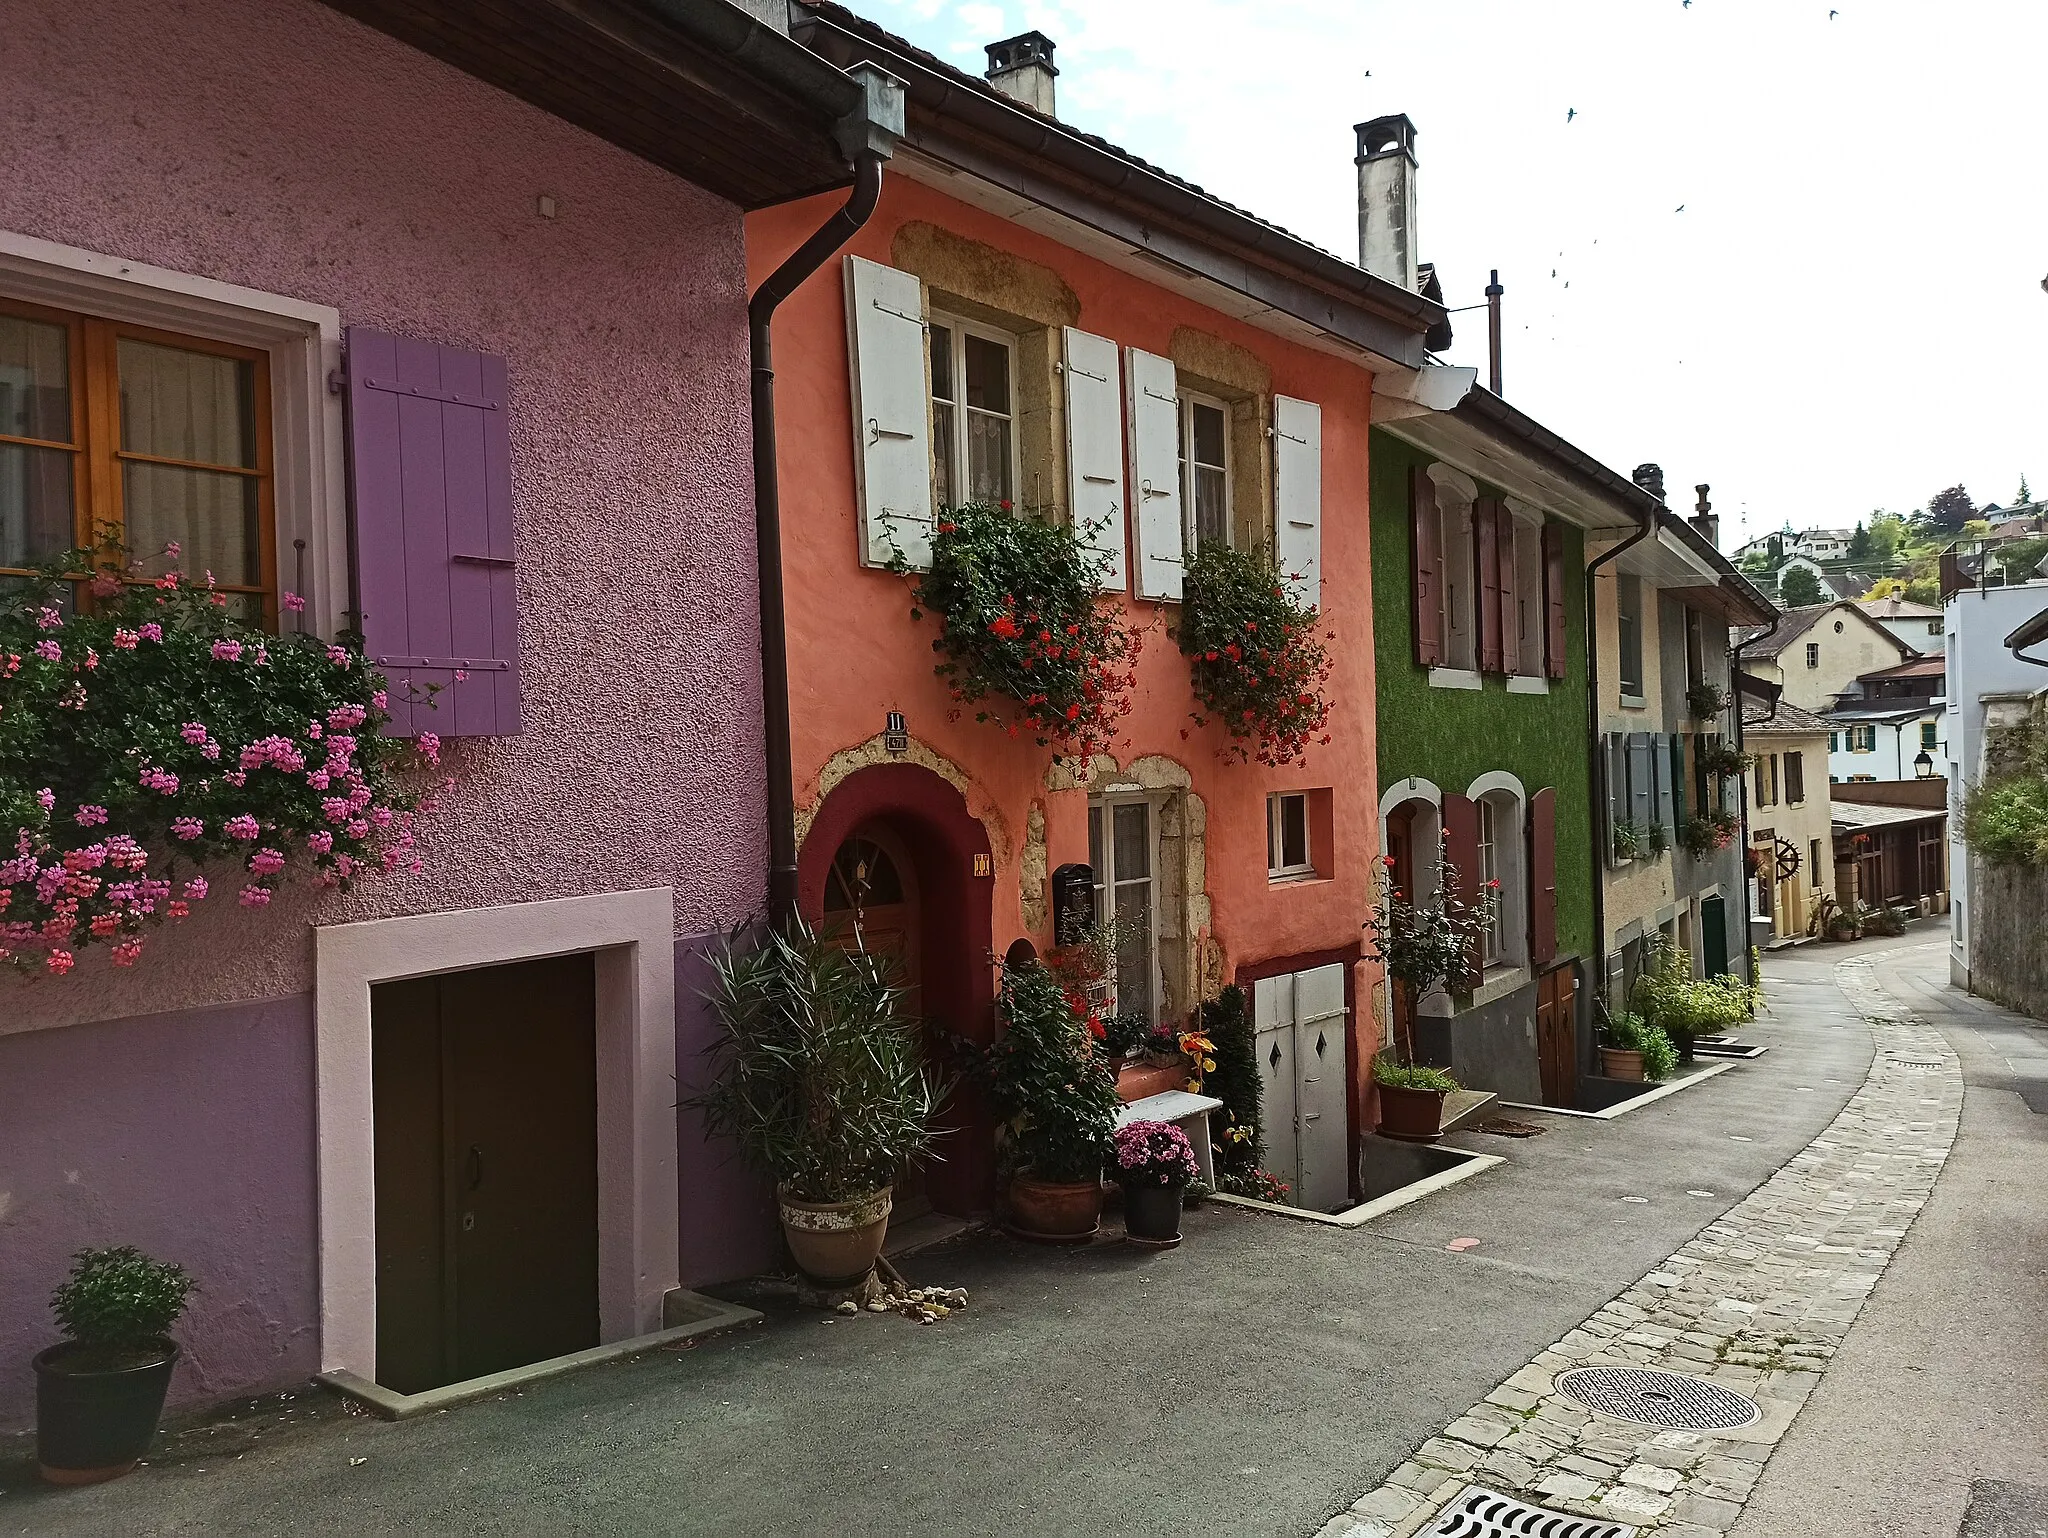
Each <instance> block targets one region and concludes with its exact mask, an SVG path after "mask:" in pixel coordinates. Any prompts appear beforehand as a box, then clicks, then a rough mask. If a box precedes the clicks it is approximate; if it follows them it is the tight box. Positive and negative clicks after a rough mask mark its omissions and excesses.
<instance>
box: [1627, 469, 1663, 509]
mask: <svg viewBox="0 0 2048 1538" xmlns="http://www.w3.org/2000/svg"><path fill="white" fill-rule="evenodd" d="M1629 479H1630V480H1632V481H1634V482H1635V483H1636V484H1637V485H1638V486H1640V487H1642V488H1643V490H1645V491H1647V492H1648V493H1649V494H1650V495H1651V496H1653V497H1655V498H1656V499H1657V500H1658V501H1659V502H1662V501H1663V500H1664V467H1663V466H1662V465H1655V464H1643V465H1637V466H1636V473H1635V474H1634V475H1632V476H1630V477H1629Z"/></svg>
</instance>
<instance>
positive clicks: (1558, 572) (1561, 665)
mask: <svg viewBox="0 0 2048 1538" xmlns="http://www.w3.org/2000/svg"><path fill="white" fill-rule="evenodd" d="M1543 609H1544V625H1543V638H1544V648H1543V656H1544V672H1545V673H1546V674H1547V675H1548V676H1549V677H1551V678H1562V677H1564V675H1565V660H1566V659H1565V654H1564V649H1565V626H1564V525H1563V524H1558V523H1546V524H1544V525H1543Z"/></svg>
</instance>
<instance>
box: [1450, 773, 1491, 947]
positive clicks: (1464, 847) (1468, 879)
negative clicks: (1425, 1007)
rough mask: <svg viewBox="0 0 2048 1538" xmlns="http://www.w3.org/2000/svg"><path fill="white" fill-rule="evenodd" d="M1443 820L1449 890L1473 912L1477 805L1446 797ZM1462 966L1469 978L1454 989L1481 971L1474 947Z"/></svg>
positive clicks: (1476, 897) (1476, 895)
mask: <svg viewBox="0 0 2048 1538" xmlns="http://www.w3.org/2000/svg"><path fill="white" fill-rule="evenodd" d="M1443 819H1444V858H1445V859H1446V860H1448V861H1450V863H1451V866H1452V867H1453V869H1452V873H1451V891H1452V892H1453V893H1455V894H1456V895H1457V898H1458V900H1459V901H1460V902H1462V903H1463V904H1464V905H1465V906H1466V908H1467V909H1469V910H1472V911H1475V912H1476V911H1477V910H1478V907H1479V803H1478V802H1476V801H1474V800H1473V799H1472V798H1471V797H1469V796H1457V795H1446V796H1445V797H1444V809H1443ZM1466 966H1467V969H1468V971H1469V972H1470V974H1471V975H1470V977H1468V978H1466V979H1465V980H1464V981H1463V983H1462V985H1459V984H1454V986H1463V987H1467V988H1470V987H1473V986H1476V984H1477V981H1478V978H1479V975H1480V973H1481V972H1483V971H1484V970H1485V967H1484V963H1483V962H1482V960H1481V958H1480V955H1479V949H1478V947H1477V946H1476V945H1475V946H1474V947H1473V949H1472V952H1471V955H1470V957H1469V959H1468V960H1467V963H1466Z"/></svg>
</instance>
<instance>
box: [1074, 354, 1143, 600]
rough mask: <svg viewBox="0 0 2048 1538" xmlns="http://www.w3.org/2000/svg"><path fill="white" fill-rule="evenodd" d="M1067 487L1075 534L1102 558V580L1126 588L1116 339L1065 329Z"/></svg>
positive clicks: (1099, 560)
mask: <svg viewBox="0 0 2048 1538" xmlns="http://www.w3.org/2000/svg"><path fill="white" fill-rule="evenodd" d="M1063 337H1064V343H1065V348H1064V350H1065V364H1066V377H1067V491H1068V501H1069V504H1070V506H1071V507H1072V508H1073V517H1074V535H1075V537H1076V538H1077V539H1079V540H1080V541H1081V543H1082V545H1083V546H1084V547H1085V548H1086V549H1088V550H1089V551H1090V552H1092V553H1093V554H1094V555H1095V557H1096V562H1097V565H1098V567H1099V569H1100V571H1101V573H1102V575H1101V577H1100V578H1099V579H1098V580H1099V582H1100V585H1101V586H1103V587H1105V588H1109V589H1113V590H1115V591H1117V592H1121V591H1123V589H1124V587H1125V586H1126V585H1127V583H1128V579H1127V577H1126V575H1125V571H1124V416H1123V412H1122V411H1121V410H1119V409H1118V399H1117V379H1116V343H1114V342H1112V341H1110V340H1109V339H1108V338H1107V337H1100V336H1092V335H1090V334H1089V333H1088V332H1086V331H1076V330H1075V329H1074V328H1073V327H1072V326H1068V327H1066V328H1065V331H1064V333H1063Z"/></svg>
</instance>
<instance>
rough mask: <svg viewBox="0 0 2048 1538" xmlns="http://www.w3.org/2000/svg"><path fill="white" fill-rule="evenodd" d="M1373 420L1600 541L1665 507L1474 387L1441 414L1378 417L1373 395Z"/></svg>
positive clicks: (1633, 528) (1637, 525)
mask: <svg viewBox="0 0 2048 1538" xmlns="http://www.w3.org/2000/svg"><path fill="white" fill-rule="evenodd" d="M1373 419H1374V422H1375V423H1376V424H1377V425H1379V426H1381V427H1384V428H1385V430H1386V431H1387V432H1389V433H1391V434H1392V435H1393V436H1394V437H1396V438H1399V439H1400V440H1401V441H1402V442H1404V443H1407V444H1411V445H1412V446H1414V447H1415V448H1418V449H1421V450H1422V451H1423V452H1425V453H1427V454H1432V455H1434V456H1436V457H1437V458H1439V459H1441V460H1443V461H1445V462H1446V463H1448V464H1450V465H1453V466H1455V467H1456V468H1458V469H1460V470H1462V471H1464V472H1465V473H1466V474H1467V475H1470V476H1471V477H1473V478H1474V479H1475V480H1481V481H1485V482H1487V483H1489V484H1490V485H1493V486H1497V487H1498V488H1500V489H1501V490H1502V491H1504V492H1506V493H1507V494H1508V495H1510V496H1512V497H1515V498H1518V499H1520V500H1522V501H1526V502H1528V503H1529V504H1530V505H1532V506H1535V507H1539V508H1541V509H1542V510H1543V511H1544V512H1546V513H1548V514H1550V515H1551V516H1553V517H1556V518H1561V519H1563V520H1564V521H1566V522H1568V523H1574V524H1577V525H1578V526H1579V527H1580V528H1582V529H1585V530H1587V531H1588V533H1590V534H1592V535H1595V536H1598V537H1605V538H1609V539H1621V538H1624V537H1626V536H1627V535H1629V534H1632V533H1634V532H1635V531H1636V530H1638V529H1640V528H1641V527H1642V526H1643V521H1644V520H1645V519H1647V518H1653V517H1655V516H1656V515H1657V512H1658V510H1659V509H1660V508H1661V507H1662V506H1663V504H1662V503H1661V502H1659V501H1658V500H1657V499H1656V498H1655V497H1653V496H1651V495H1650V494H1649V493H1648V492H1647V491H1644V490H1643V489H1642V487H1640V486H1638V485H1636V484H1635V482H1633V481H1631V480H1629V479H1628V477H1626V476H1624V475H1622V474H1620V473H1619V472H1617V471H1615V470H1612V469H1610V468H1609V467H1608V466H1606V465H1604V464H1602V463H1601V462H1600V461H1599V460H1597V459H1595V458H1594V457H1593V456H1592V455H1590V454H1588V453H1587V452H1586V451H1585V450H1584V449H1581V448H1579V447H1578V446H1576V445H1575V444H1572V443H1570V442H1567V441H1566V440H1565V439H1564V438H1561V437H1559V436H1558V435H1557V434H1556V433H1554V432H1552V431H1551V430H1550V429H1549V428H1547V427H1545V426H1544V425H1543V424H1542V423H1541V422H1538V421H1537V420H1536V419H1535V418H1534V417H1532V416H1530V415H1529V414H1528V413H1527V412H1524V411H1521V410H1518V409H1517V408H1515V407H1513V406H1511V405H1509V404H1508V403H1507V402H1506V401H1504V400H1502V399H1501V398H1500V397H1499V396H1498V395H1495V394H1494V393H1493V392H1492V391H1490V390H1486V389H1483V388H1478V387H1474V388H1473V389H1471V390H1469V391H1467V392H1466V393H1465V395H1464V397H1463V398H1462V399H1461V400H1459V401H1458V402H1457V404H1456V405H1454V406H1453V407H1451V408H1450V409H1449V410H1446V411H1433V412H1432V411H1418V412H1410V413H1407V414H1402V415H1398V416H1396V415H1393V414H1391V413H1383V412H1382V411H1381V410H1380V409H1379V399H1378V397H1377V396H1375V398H1374V413H1373Z"/></svg>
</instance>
